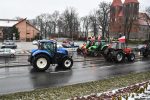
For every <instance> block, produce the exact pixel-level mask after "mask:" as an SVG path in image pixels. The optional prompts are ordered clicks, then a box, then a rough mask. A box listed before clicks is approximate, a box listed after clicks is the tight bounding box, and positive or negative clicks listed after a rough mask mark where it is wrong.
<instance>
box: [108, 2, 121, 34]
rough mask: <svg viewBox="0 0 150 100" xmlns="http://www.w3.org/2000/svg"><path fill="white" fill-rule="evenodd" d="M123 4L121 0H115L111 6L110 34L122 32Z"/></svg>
mask: <svg viewBox="0 0 150 100" xmlns="http://www.w3.org/2000/svg"><path fill="white" fill-rule="evenodd" d="M122 9H123V4H122V1H121V0H113V2H112V4H111V8H110V29H109V30H110V32H111V33H110V35H113V36H115V37H116V36H118V33H121V28H120V27H121V24H122V17H123V12H122Z"/></svg>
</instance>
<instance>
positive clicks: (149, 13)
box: [145, 7, 150, 41]
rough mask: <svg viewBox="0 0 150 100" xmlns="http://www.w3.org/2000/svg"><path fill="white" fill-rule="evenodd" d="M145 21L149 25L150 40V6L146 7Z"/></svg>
mask: <svg viewBox="0 0 150 100" xmlns="http://www.w3.org/2000/svg"><path fill="white" fill-rule="evenodd" d="M145 21H146V23H147V26H148V34H149V41H150V7H148V8H146V14H145Z"/></svg>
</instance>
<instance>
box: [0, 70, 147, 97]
mask: <svg viewBox="0 0 150 100" xmlns="http://www.w3.org/2000/svg"><path fill="white" fill-rule="evenodd" d="M148 80H150V71H148V72H142V73H130V74H127V75H121V76H114V77H110V78H108V79H104V80H100V81H93V82H88V83H81V84H76V85H69V86H63V87H53V88H45V89H36V90H33V91H30V92H19V93H13V94H7V95H1V96H0V100H64V99H68V98H72V97H75V96H84V95H89V94H91V93H101V92H105V91H109V90H113V89H116V88H121V87H126V86H128V85H133V84H136V83H139V82H143V81H148Z"/></svg>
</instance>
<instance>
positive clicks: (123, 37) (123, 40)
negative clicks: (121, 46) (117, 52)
mask: <svg viewBox="0 0 150 100" xmlns="http://www.w3.org/2000/svg"><path fill="white" fill-rule="evenodd" d="M125 39H126V38H125V36H122V37H120V38H119V39H118V40H119V42H121V43H124V42H125Z"/></svg>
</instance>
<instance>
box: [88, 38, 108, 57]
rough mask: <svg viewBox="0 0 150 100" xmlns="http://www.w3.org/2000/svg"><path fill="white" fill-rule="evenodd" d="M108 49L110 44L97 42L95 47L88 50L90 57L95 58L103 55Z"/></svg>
mask: <svg viewBox="0 0 150 100" xmlns="http://www.w3.org/2000/svg"><path fill="white" fill-rule="evenodd" d="M107 47H108V44H107V43H106V41H105V40H101V41H95V43H94V45H92V46H90V47H89V48H88V55H91V56H95V57H96V56H99V55H101V54H103V52H104V51H105V49H106V48H107Z"/></svg>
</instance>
